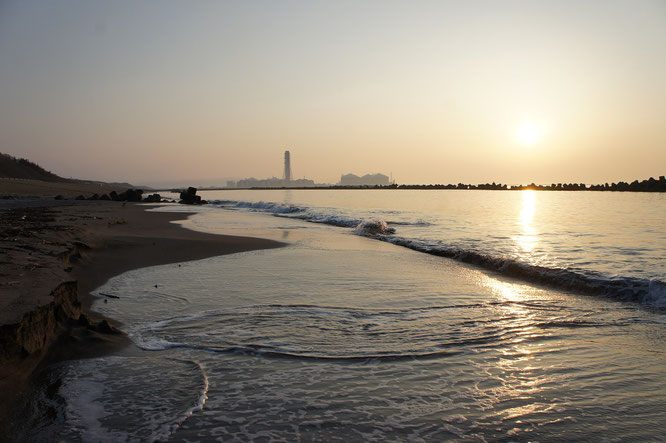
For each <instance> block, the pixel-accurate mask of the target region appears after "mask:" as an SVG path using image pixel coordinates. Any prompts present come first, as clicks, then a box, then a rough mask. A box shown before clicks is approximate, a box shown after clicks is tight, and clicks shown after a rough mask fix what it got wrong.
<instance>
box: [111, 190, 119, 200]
mask: <svg viewBox="0 0 666 443" xmlns="http://www.w3.org/2000/svg"><path fill="white" fill-rule="evenodd" d="M109 198H111V200H113V201H114V202H117V201H119V200H118V193H117V192H116V191H111V192H110V193H109Z"/></svg>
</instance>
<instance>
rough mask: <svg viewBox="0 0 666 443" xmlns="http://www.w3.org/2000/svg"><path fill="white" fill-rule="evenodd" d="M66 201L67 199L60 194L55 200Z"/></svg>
mask: <svg viewBox="0 0 666 443" xmlns="http://www.w3.org/2000/svg"><path fill="white" fill-rule="evenodd" d="M64 199H65V197H63V196H62V195H60V194H58V195H56V196H55V197H54V200H64Z"/></svg>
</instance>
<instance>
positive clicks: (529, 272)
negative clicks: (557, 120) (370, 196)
mask: <svg viewBox="0 0 666 443" xmlns="http://www.w3.org/2000/svg"><path fill="white" fill-rule="evenodd" d="M381 239H382V240H385V241H388V242H390V243H393V244H395V245H398V246H404V247H407V248H409V249H413V250H416V251H419V252H425V253H427V254H431V255H436V256H439V257H446V258H450V259H453V260H456V261H460V262H462V263H468V264H472V265H475V266H478V267H480V268H483V269H487V270H490V271H493V272H497V273H498V274H501V275H504V276H507V277H511V278H516V279H519V280H523V281H526V282H528V283H533V284H538V285H544V286H549V287H554V288H557V289H564V290H568V291H573V292H578V293H584V294H594V295H604V296H608V297H611V298H614V299H617V300H622V301H633V302H639V303H644V304H648V305H651V306H654V307H659V308H662V307H666V284H665V283H664V282H662V281H660V280H656V279H653V280H649V279H643V278H638V277H605V276H603V275H599V274H594V273H592V272H589V273H588V274H583V273H581V272H576V271H572V270H569V269H564V268H555V267H552V268H551V267H546V266H538V265H533V264H529V263H525V262H522V261H520V260H517V259H515V258H511V257H505V256H498V255H492V254H486V253H483V252H479V251H474V250H469V249H463V248H458V247H433V246H432V245H430V244H429V243H428V242H425V241H419V240H414V239H408V238H404V237H398V236H390V237H384V238H381Z"/></svg>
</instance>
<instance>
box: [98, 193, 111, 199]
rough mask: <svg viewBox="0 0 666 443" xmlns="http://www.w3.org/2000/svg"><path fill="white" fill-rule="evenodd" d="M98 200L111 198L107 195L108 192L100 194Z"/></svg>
mask: <svg viewBox="0 0 666 443" xmlns="http://www.w3.org/2000/svg"><path fill="white" fill-rule="evenodd" d="M99 199H100V200H111V197H109V194H102V195H101V196H100V197H99Z"/></svg>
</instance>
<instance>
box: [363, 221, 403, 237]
mask: <svg viewBox="0 0 666 443" xmlns="http://www.w3.org/2000/svg"><path fill="white" fill-rule="evenodd" d="M393 233H395V229H394V228H390V227H389V226H388V224H387V223H386V222H385V221H383V220H367V221H362V222H361V223H359V224H358V225H357V226H356V228H354V234H357V235H362V236H366V237H374V236H377V235H390V234H393Z"/></svg>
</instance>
